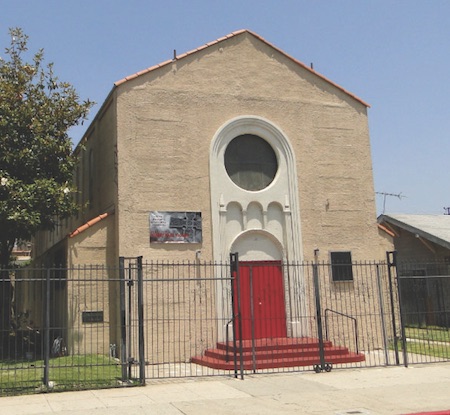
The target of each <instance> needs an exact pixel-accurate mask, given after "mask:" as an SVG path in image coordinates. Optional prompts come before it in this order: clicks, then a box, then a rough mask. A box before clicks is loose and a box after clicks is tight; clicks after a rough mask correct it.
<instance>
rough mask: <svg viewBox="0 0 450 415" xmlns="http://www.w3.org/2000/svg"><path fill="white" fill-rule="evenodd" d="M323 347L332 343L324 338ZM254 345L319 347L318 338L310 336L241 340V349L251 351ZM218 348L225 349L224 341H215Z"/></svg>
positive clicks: (264, 346) (267, 347)
mask: <svg viewBox="0 0 450 415" xmlns="http://www.w3.org/2000/svg"><path fill="white" fill-rule="evenodd" d="M323 343H324V347H330V346H331V345H332V343H331V342H330V341H328V340H325V341H324V342H323ZM233 346H234V345H233V342H232V341H231V342H228V350H231V351H232V350H234V349H233ZM253 347H255V349H256V350H283V349H292V348H296V349H301V348H307V349H309V348H317V347H319V339H316V338H311V337H300V338H298V337H276V338H273V339H256V340H254V342H252V341H251V340H243V341H242V351H244V352H246V351H251V350H253ZM217 348H218V349H224V350H225V349H226V348H227V344H226V343H225V342H219V343H217ZM236 349H237V350H238V351H239V350H240V348H239V341H237V342H236Z"/></svg>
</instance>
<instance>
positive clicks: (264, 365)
mask: <svg viewBox="0 0 450 415" xmlns="http://www.w3.org/2000/svg"><path fill="white" fill-rule="evenodd" d="M239 346H240V345H239V342H237V345H236V354H237V361H238V366H239V365H240V350H241V349H240V347H239ZM226 349H227V345H226V343H224V342H219V343H217V347H216V348H214V349H208V350H206V351H205V353H204V355H203V356H197V357H193V358H192V359H191V361H192V362H193V363H197V364H199V365H203V366H207V367H210V368H213V369H222V370H234V345H233V342H228V356H227V350H226ZM253 351H254V352H253ZM324 355H325V362H326V363H331V364H337V363H354V362H362V361H364V360H365V356H364V355H363V354H361V353H353V352H350V351H349V350H348V349H347V348H346V347H337V346H333V345H332V343H331V342H330V341H325V342H324ZM242 360H243V364H244V369H245V370H252V369H274V368H281V367H295V366H314V365H318V364H320V349H319V341H318V339H314V338H284V337H283V338H274V339H257V340H255V341H254V342H252V341H251V340H244V341H242Z"/></svg>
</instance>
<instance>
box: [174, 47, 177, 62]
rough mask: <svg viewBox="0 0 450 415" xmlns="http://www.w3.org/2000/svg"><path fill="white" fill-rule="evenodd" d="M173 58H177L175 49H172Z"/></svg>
mask: <svg viewBox="0 0 450 415" xmlns="http://www.w3.org/2000/svg"><path fill="white" fill-rule="evenodd" d="M173 60H174V61H176V60H177V50H176V49H174V50H173Z"/></svg>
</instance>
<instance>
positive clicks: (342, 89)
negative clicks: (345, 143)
mask: <svg viewBox="0 0 450 415" xmlns="http://www.w3.org/2000/svg"><path fill="white" fill-rule="evenodd" d="M242 33H248V34H250V35H252V36H254V37H256V38H257V39H259V40H260V41H261V42H264V43H265V44H267V45H268V46H270V47H271V48H273V49H275V50H276V51H278V52H280V53H281V54H282V55H284V56H285V57H286V58H288V59H290V60H291V61H292V62H294V63H296V64H297V65H299V66H300V67H302V68H303V69H305V70H307V71H309V72H311V73H313V74H314V75H316V76H318V77H319V78H321V79H323V80H324V81H326V82H328V83H329V84H331V85H333V86H334V87H336V88H338V89H340V90H341V91H343V92H344V93H346V94H347V95H349V96H350V97H352V98H354V99H355V100H356V101H358V102H360V103H361V104H363V105H365V106H366V107H370V105H369V104H367V103H366V102H364V101H363V100H362V99H360V98H358V97H357V96H356V95H354V94H352V93H350V92H349V91H347V90H346V89H344V88H342V87H341V86H339V85H338V84H336V83H334V82H333V81H330V80H329V79H328V78H326V77H325V76H323V75H321V74H319V73H318V72H316V71H315V70H314V69H312V68H310V67H309V66H307V65H305V64H304V63H302V62H300V61H298V60H297V59H295V58H293V57H292V56H290V55H288V54H287V53H285V52H284V51H282V50H281V49H279V48H278V47H276V46H274V45H273V44H271V43H270V42H268V41H267V40H265V39H264V38H262V37H261V36H259V35H258V34H256V33H254V32H252V31H250V30H247V29H242V30H238V31H236V32H232V33H230V34H229V35H226V36H223V37H221V38H219V39H217V40H214V41H212V42H208V43H206V44H205V45H202V46H200V47H198V48H196V49H193V50H191V51H189V52H185V53H183V54H181V55H177V56H176V60H180V59H183V58H185V57H187V56H189V55H192V54H194V53H196V52H199V51H201V50H203V49H206V48H208V47H210V46H213V45H216V44H218V43H220V42H223V41H225V40H227V39H230V38H232V37H235V36H239V35H241V34H242ZM172 62H173V60H167V61H165V62H162V63H160V64H158V65H154V66H151V67H150V68H147V69H144V70H142V71H139V72H137V73H135V74H132V75H129V76H127V77H125V78H123V79H120V80H119V81H117V82H115V83H114V85H115V86H116V87H118V86H119V85H122V84H123V83H125V82H127V81H130V80H132V79H135V78H137V77H139V76H141V75H144V74H146V73H149V72H152V71H154V70H155V69H158V68H161V67H163V66H166V65H169V64H171V63H172Z"/></svg>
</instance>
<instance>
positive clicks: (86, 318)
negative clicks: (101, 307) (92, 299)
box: [81, 311, 103, 323]
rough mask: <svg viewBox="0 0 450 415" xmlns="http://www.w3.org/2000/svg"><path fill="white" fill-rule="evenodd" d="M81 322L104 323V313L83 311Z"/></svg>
mask: <svg viewBox="0 0 450 415" xmlns="http://www.w3.org/2000/svg"><path fill="white" fill-rule="evenodd" d="M81 321H82V322H83V323H103V311H83V312H82V313H81Z"/></svg>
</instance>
